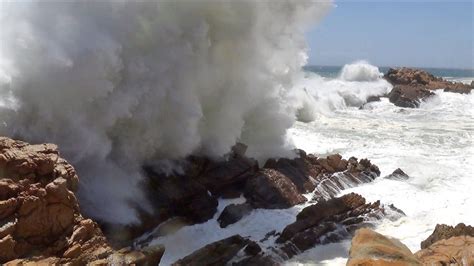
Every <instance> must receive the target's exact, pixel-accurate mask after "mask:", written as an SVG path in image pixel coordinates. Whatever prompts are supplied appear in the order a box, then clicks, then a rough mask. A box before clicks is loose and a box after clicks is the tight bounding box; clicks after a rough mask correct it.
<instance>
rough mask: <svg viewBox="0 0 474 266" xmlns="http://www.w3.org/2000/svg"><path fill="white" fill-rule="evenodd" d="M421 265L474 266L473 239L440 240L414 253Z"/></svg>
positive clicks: (454, 238) (461, 237)
mask: <svg viewBox="0 0 474 266" xmlns="http://www.w3.org/2000/svg"><path fill="white" fill-rule="evenodd" d="M415 256H416V257H417V258H418V260H420V261H421V263H422V264H423V265H474V237H472V236H466V235H463V236H455V237H451V238H448V239H442V240H439V241H437V242H435V243H434V244H432V245H430V246H429V247H427V248H425V249H422V250H420V251H418V252H416V253H415Z"/></svg>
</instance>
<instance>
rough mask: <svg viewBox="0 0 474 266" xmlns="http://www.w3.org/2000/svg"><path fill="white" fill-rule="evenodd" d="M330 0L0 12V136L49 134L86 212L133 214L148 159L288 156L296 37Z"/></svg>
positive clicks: (300, 49) (300, 38)
mask: <svg viewBox="0 0 474 266" xmlns="http://www.w3.org/2000/svg"><path fill="white" fill-rule="evenodd" d="M331 5H332V4H331V2H330V1H318V2H314V1H297V2H296V1H277V2H269V1H268V2H267V1H266V2H251V1H209V2H208V1H198V2H190V1H157V2H152V1H145V2H133V3H128V2H125V1H124V2H117V1H110V2H108V1H100V2H94V3H92V2H77V1H72V2H69V1H68V2H54V3H49V2H34V1H33V2H28V3H2V5H1V7H0V23H1V24H2V30H1V31H0V41H1V42H2V45H1V47H0V98H2V99H3V100H2V101H1V102H0V121H1V122H2V123H1V124H0V134H5V135H8V136H16V137H19V138H22V139H26V140H28V141H33V142H54V143H57V144H59V146H60V149H61V151H62V152H63V153H64V155H65V157H66V158H68V159H69V160H70V161H71V162H72V163H73V164H74V165H75V166H76V167H77V168H78V171H79V174H80V176H81V187H80V191H79V198H80V201H81V206H82V207H83V208H84V209H85V211H86V213H87V214H88V215H91V216H93V217H95V218H98V219H101V220H105V221H111V222H114V223H130V222H136V221H137V220H136V217H135V215H134V212H133V209H132V208H131V207H128V206H129V203H134V204H139V205H141V206H146V201H145V200H144V199H143V196H141V195H142V193H141V192H140V191H139V189H138V185H137V184H138V183H139V181H140V178H141V177H140V173H139V172H140V171H139V169H140V167H141V165H142V164H143V163H144V162H147V161H157V160H159V159H174V158H182V157H184V156H186V155H189V154H191V153H202V154H205V155H209V156H220V155H222V154H224V153H226V152H228V151H229V149H230V147H231V146H232V145H234V144H235V142H236V141H241V142H244V143H246V144H248V146H249V150H248V153H249V155H251V156H254V157H257V158H264V157H266V156H268V155H276V154H281V155H284V154H285V153H286V152H287V151H289V145H290V144H289V143H287V140H286V131H287V129H288V128H289V127H291V126H292V124H293V122H294V119H295V118H294V110H293V109H294V108H293V106H292V105H291V104H289V103H288V102H287V100H286V98H287V97H286V95H287V93H288V90H289V89H291V88H292V84H293V82H294V80H295V79H296V78H297V77H298V76H299V75H301V73H302V72H301V66H302V65H303V64H305V62H306V53H305V51H306V46H305V40H304V31H305V29H307V27H308V26H309V25H310V24H312V23H314V22H315V21H317V20H318V19H319V18H320V17H322V16H323V14H324V13H325V12H326V10H327V9H328V8H330V7H331Z"/></svg>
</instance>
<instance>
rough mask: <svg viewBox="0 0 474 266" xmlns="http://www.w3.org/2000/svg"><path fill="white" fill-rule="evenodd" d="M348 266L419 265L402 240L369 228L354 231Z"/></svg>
mask: <svg viewBox="0 0 474 266" xmlns="http://www.w3.org/2000/svg"><path fill="white" fill-rule="evenodd" d="M347 265H348V266H359V265H366V266H378V265H380V266H381V265H407V266H409V265H421V263H420V261H418V259H417V258H416V257H415V255H413V253H412V252H411V251H410V249H408V248H407V247H406V246H405V245H404V244H403V243H402V242H400V241H399V240H397V239H394V238H388V237H386V236H384V235H381V234H379V233H377V232H375V231H373V230H371V229H367V228H362V229H359V230H357V231H356V233H355V235H354V237H353V238H352V242H351V249H350V251H349V260H348V261H347Z"/></svg>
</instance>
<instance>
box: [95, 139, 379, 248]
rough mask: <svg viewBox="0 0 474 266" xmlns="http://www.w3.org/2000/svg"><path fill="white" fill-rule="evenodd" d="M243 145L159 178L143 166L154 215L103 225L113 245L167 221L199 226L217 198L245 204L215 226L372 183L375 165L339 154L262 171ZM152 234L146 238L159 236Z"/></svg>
mask: <svg viewBox="0 0 474 266" xmlns="http://www.w3.org/2000/svg"><path fill="white" fill-rule="evenodd" d="M245 150H246V147H245V145H243V144H238V145H237V146H235V147H234V149H233V152H232V153H230V154H228V155H227V156H226V158H224V159H222V160H217V161H216V160H211V159H209V158H204V157H197V156H191V157H189V158H187V159H186V160H185V162H184V163H182V164H183V165H184V167H183V172H182V173H179V174H176V173H175V174H171V175H166V174H161V173H158V172H157V171H156V170H155V169H153V168H151V167H146V168H145V170H146V174H147V176H148V180H147V181H146V183H145V184H144V187H145V190H146V191H147V194H148V195H149V199H150V201H151V202H152V203H153V204H154V212H153V213H151V214H149V213H145V212H142V224H140V225H138V226H125V227H123V226H118V225H104V228H105V230H106V235H108V236H109V235H110V237H111V238H113V239H114V242H119V243H130V241H131V240H133V239H134V238H135V237H137V236H140V235H141V234H143V233H145V232H146V231H149V230H152V229H154V228H156V227H157V226H158V225H159V224H161V223H163V222H165V221H169V219H173V221H179V222H178V223H179V225H178V227H179V226H183V225H190V224H196V223H202V222H205V221H207V220H209V219H211V218H213V217H214V215H215V214H216V212H217V205H218V198H238V197H240V196H244V197H245V198H246V203H244V204H233V205H229V206H227V207H226V208H225V209H224V211H223V212H222V213H221V215H220V216H219V217H218V221H219V222H220V225H221V227H226V226H228V225H230V224H233V223H235V222H237V221H239V220H240V219H241V218H243V217H244V216H246V215H248V214H249V213H251V212H252V211H253V210H254V209H256V208H264V209H284V208H289V207H291V206H294V205H297V204H301V203H303V202H306V201H307V198H306V197H305V196H303V194H305V193H309V192H313V191H315V192H314V195H315V198H314V199H312V201H318V200H321V199H330V198H332V197H334V196H335V195H336V194H337V193H338V192H340V191H341V190H342V189H345V188H349V187H352V186H356V185H358V184H361V183H367V182H371V181H373V180H374V179H375V178H376V177H378V176H379V175H380V171H379V169H378V167H377V166H376V165H374V164H372V163H371V162H370V161H369V160H367V159H361V160H359V159H357V158H354V157H352V158H349V159H348V160H346V159H343V158H342V157H341V156H340V155H339V154H334V155H330V156H327V157H325V158H319V157H317V156H315V155H312V154H306V153H305V152H304V151H301V150H298V151H296V153H297V154H296V157H295V158H293V159H287V158H278V159H269V160H268V161H267V162H266V163H265V164H264V166H263V167H260V166H259V165H258V163H257V161H255V160H253V159H250V158H248V157H246V156H245ZM165 231H167V230H158V231H156V232H155V234H153V235H151V236H150V238H151V237H158V236H161V235H163V234H165Z"/></svg>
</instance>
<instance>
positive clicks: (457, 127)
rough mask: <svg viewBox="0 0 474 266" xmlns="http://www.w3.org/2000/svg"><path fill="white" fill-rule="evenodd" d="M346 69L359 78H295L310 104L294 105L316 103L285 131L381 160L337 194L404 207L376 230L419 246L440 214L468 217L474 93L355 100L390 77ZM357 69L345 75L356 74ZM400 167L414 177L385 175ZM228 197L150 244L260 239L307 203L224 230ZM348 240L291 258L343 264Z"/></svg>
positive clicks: (306, 144) (178, 246)
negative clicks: (370, 176) (200, 218)
mask: <svg viewBox="0 0 474 266" xmlns="http://www.w3.org/2000/svg"><path fill="white" fill-rule="evenodd" d="M357 64H359V65H360V63H357ZM361 66H362V67H363V69H365V70H367V69H373V68H375V69H377V68H376V67H373V66H370V65H368V64H367V63H363V64H362V65H361ZM345 69H346V70H347V69H353V70H355V73H359V77H358V78H354V79H351V80H352V81H348V80H346V79H344V78H342V76H343V75H340V76H339V77H338V78H335V79H328V78H323V77H320V76H317V75H315V74H310V75H308V76H307V78H306V79H304V80H301V82H300V83H298V85H297V87H298V88H299V90H301V91H300V92H299V93H301V94H300V95H299V96H301V95H306V96H307V97H308V102H310V103H311V105H310V104H308V105H304V106H300V107H301V108H312V109H311V110H300V111H305V112H306V114H307V116H306V117H305V119H304V121H305V122H297V123H296V124H295V125H294V126H293V127H292V128H291V129H290V130H289V138H290V139H291V140H292V141H293V142H294V144H295V145H296V146H297V147H298V148H301V149H304V150H306V151H307V152H313V153H316V154H319V155H321V156H323V155H325V154H329V153H341V154H342V155H343V157H345V158H347V157H350V156H356V157H358V158H369V159H370V160H371V161H372V162H374V163H375V164H376V165H378V166H379V167H380V170H381V172H382V174H381V177H379V178H377V179H376V180H375V181H374V182H372V183H369V184H364V185H361V186H358V187H355V188H352V189H347V190H344V191H342V192H341V193H342V194H345V193H350V192H356V193H360V194H362V195H363V196H364V197H365V198H366V199H367V200H368V201H370V202H373V201H376V200H380V201H381V202H382V203H383V204H394V205H395V206H396V207H398V208H400V209H401V210H403V211H404V212H405V213H406V217H402V218H401V219H399V220H396V221H391V220H390V219H384V220H382V221H380V222H377V223H376V230H377V231H378V232H380V233H383V234H387V235H390V236H393V237H397V238H399V239H400V240H401V241H402V242H403V243H404V244H406V245H407V246H408V247H409V248H410V249H411V250H412V251H417V250H419V245H420V242H421V241H422V240H424V239H426V237H427V236H428V235H429V234H431V232H432V230H433V229H434V227H435V225H436V224H437V223H445V224H449V225H455V224H457V223H460V222H464V223H466V224H474V213H473V212H472V211H471V208H472V207H473V206H474V197H473V196H472V178H473V173H474V166H473V165H472V162H473V161H474V147H473V145H472V144H473V143H472V141H473V133H474V131H473V130H474V120H473V115H474V109H473V107H474V106H473V104H474V95H472V94H469V95H462V94H455V93H447V92H443V91H436V93H437V96H436V97H434V98H432V99H431V100H430V101H428V102H425V103H423V104H422V105H421V107H420V108H419V109H408V108H400V107H396V106H394V105H393V104H391V103H390V102H389V101H388V99H387V98H382V100H381V101H380V102H372V103H368V104H366V105H365V106H364V108H362V109H360V108H359V106H360V105H362V103H363V102H364V101H365V98H366V96H367V95H377V94H378V95H383V94H385V93H386V92H387V91H389V90H390V89H391V85H389V84H388V83H386V81H384V80H382V79H380V78H375V79H373V78H372V77H373V75H371V74H369V75H366V74H361V73H364V70H361V69H358V68H357V67H355V68H354V65H350V66H348V67H347V68H345ZM377 72H378V70H377ZM355 73H346V74H347V75H352V76H353V77H354V75H355ZM379 74H380V73H379ZM378 76H379V75H378ZM364 77H365V78H364ZM354 80H356V81H354ZM358 104H360V105H358ZM306 121H311V122H306ZM396 168H401V169H402V170H403V171H405V172H406V173H407V174H408V175H410V179H409V180H406V181H398V180H389V179H384V178H383V176H386V175H388V174H390V173H391V172H392V171H393V170H395V169H396ZM308 197H311V195H308ZM244 200H245V199H242V198H241V199H238V200H234V201H237V202H243V201H244ZM231 202H232V201H228V200H221V201H220V202H219V208H218V213H217V214H216V215H215V217H214V219H212V220H210V221H208V222H206V223H203V224H198V225H193V226H188V227H185V228H182V229H181V230H179V231H178V232H176V233H175V234H172V235H169V236H166V237H159V238H157V239H155V240H154V241H153V243H161V244H165V246H166V248H167V249H166V252H165V254H164V257H163V260H162V263H163V265H167V264H169V263H171V262H174V261H176V260H177V259H179V258H181V257H183V256H186V255H187V254H190V253H191V252H192V251H194V250H196V249H198V248H200V247H202V246H204V245H206V244H209V243H211V242H213V241H217V240H220V239H223V238H225V237H228V236H231V235H233V234H240V235H242V236H245V237H250V238H251V239H252V240H255V241H259V240H261V239H262V238H263V237H264V236H265V234H266V233H267V232H270V231H272V230H276V232H281V230H282V229H283V228H284V227H285V226H286V225H288V224H289V223H291V222H293V221H294V220H295V215H296V214H297V213H298V212H299V211H300V210H301V209H302V208H304V207H305V206H307V204H308V203H306V204H303V205H299V206H295V207H293V208H289V209H285V210H260V209H259V210H255V211H253V212H252V213H251V214H250V215H249V216H247V217H245V218H243V219H242V220H241V221H239V222H237V223H235V224H233V225H230V226H228V227H227V228H225V229H221V228H220V227H219V225H218V223H217V221H216V219H217V217H218V216H219V214H220V212H221V211H222V210H223V208H224V207H225V206H226V205H227V204H230V203H231ZM273 240H274V239H272V238H270V239H269V240H268V241H264V242H263V243H259V244H261V245H262V246H263V248H264V249H265V248H266V247H270V246H272V245H274V243H273ZM349 248H350V240H346V241H342V242H340V243H333V244H328V245H323V246H317V247H315V248H313V249H310V250H308V251H306V252H303V253H302V254H300V255H298V256H296V257H294V258H292V259H291V260H290V261H288V262H287V264H288V265H345V263H346V261H347V256H348V252H349ZM267 251H268V250H267Z"/></svg>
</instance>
